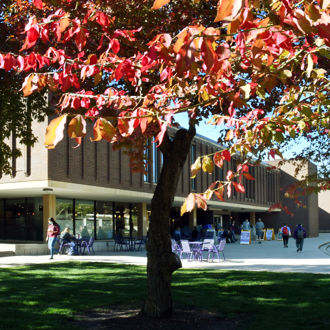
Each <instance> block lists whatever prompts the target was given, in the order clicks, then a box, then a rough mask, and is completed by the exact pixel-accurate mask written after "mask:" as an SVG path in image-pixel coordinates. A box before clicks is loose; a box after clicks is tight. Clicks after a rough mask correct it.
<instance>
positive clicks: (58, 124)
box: [45, 115, 67, 149]
mask: <svg viewBox="0 0 330 330" xmlns="http://www.w3.org/2000/svg"><path fill="white" fill-rule="evenodd" d="M66 118H67V115H63V116H60V117H57V118H55V119H53V120H52V121H51V122H50V123H49V125H48V127H47V128H46V136H45V146H46V148H47V149H54V148H55V146H56V145H57V143H58V142H60V141H61V140H62V139H63V136H64V134H63V131H64V126H65V124H66Z"/></svg>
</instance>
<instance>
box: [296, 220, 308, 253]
mask: <svg viewBox="0 0 330 330" xmlns="http://www.w3.org/2000/svg"><path fill="white" fill-rule="evenodd" d="M293 237H294V239H295V240H296V246H297V252H299V251H300V252H301V251H302V249H303V245H304V239H305V238H306V230H305V229H304V228H303V226H302V224H300V223H299V224H298V225H297V227H296V229H295V231H294V234H293Z"/></svg>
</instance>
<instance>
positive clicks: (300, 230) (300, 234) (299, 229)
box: [297, 228, 304, 238]
mask: <svg viewBox="0 0 330 330" xmlns="http://www.w3.org/2000/svg"><path fill="white" fill-rule="evenodd" d="M297 238H304V231H303V229H302V228H298V230H297Z"/></svg>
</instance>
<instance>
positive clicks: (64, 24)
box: [60, 17, 70, 33]
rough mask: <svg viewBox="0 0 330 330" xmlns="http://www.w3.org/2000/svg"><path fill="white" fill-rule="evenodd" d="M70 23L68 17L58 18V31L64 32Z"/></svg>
mask: <svg viewBox="0 0 330 330" xmlns="http://www.w3.org/2000/svg"><path fill="white" fill-rule="evenodd" d="M69 25H70V19H69V18H67V17H65V18H62V19H61V20H60V32H61V33H62V32H64V31H65V29H66V28H67V27H68V26H69Z"/></svg>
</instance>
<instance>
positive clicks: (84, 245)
mask: <svg viewBox="0 0 330 330" xmlns="http://www.w3.org/2000/svg"><path fill="white" fill-rule="evenodd" d="M93 244H94V238H93V237H90V238H89V241H82V242H81V245H80V248H81V249H82V253H81V254H84V253H85V249H86V248H87V251H88V254H89V255H90V254H91V252H93V254H95V251H94V248H93Z"/></svg>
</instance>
